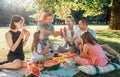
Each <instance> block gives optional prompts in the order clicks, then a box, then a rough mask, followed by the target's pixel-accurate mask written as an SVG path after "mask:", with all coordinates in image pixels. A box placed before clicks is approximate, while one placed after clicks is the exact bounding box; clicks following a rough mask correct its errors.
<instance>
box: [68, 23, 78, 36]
mask: <svg viewBox="0 0 120 77" xmlns="http://www.w3.org/2000/svg"><path fill="white" fill-rule="evenodd" d="M77 29H78V27H77V25H74V26H73V34H72V33H71V32H72V31H71V30H70V29H69V28H68V27H67V28H66V36H67V37H68V38H72V37H73V36H75V33H76V30H77ZM72 35H73V36H72Z"/></svg>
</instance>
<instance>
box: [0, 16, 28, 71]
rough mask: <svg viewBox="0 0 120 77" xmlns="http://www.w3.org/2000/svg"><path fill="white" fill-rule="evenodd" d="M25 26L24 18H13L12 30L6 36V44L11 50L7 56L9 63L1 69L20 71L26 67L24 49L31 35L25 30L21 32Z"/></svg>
mask: <svg viewBox="0 0 120 77" xmlns="http://www.w3.org/2000/svg"><path fill="white" fill-rule="evenodd" d="M23 24H24V18H23V17H21V16H18V15H14V16H13V17H12V18H11V21H10V30H9V31H8V32H7V33H6V34H5V38H6V42H7V44H8V47H9V49H10V51H9V53H8V55H7V59H8V63H5V64H2V65H0V69H18V68H21V67H26V62H25V61H24V58H25V56H24V52H23V47H24V46H25V45H26V42H27V40H28V38H29V36H30V34H29V32H28V31H26V30H25V29H23V30H22V31H21V30H20V29H22V27H23Z"/></svg>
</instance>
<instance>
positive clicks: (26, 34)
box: [22, 29, 30, 40]
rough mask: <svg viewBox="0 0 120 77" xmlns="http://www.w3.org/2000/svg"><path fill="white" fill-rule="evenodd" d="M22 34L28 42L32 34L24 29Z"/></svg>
mask: <svg viewBox="0 0 120 77" xmlns="http://www.w3.org/2000/svg"><path fill="white" fill-rule="evenodd" d="M22 33H23V34H24V37H25V39H26V40H28V38H29V37H30V32H29V31H27V30H26V29H22Z"/></svg>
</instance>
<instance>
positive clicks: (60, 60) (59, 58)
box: [53, 57, 64, 62]
mask: <svg viewBox="0 0 120 77" xmlns="http://www.w3.org/2000/svg"><path fill="white" fill-rule="evenodd" d="M53 60H58V61H59V62H64V57H53Z"/></svg>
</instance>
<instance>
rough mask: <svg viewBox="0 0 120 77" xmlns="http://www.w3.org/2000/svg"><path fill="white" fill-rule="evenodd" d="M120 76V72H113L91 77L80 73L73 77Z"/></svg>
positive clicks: (91, 76)
mask: <svg viewBox="0 0 120 77" xmlns="http://www.w3.org/2000/svg"><path fill="white" fill-rule="evenodd" d="M119 76H120V70H117V71H112V72H109V73H105V74H99V75H90V76H89V75H87V74H84V73H83V72H81V71H80V72H79V73H77V74H76V75H75V76H73V77H119Z"/></svg>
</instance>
